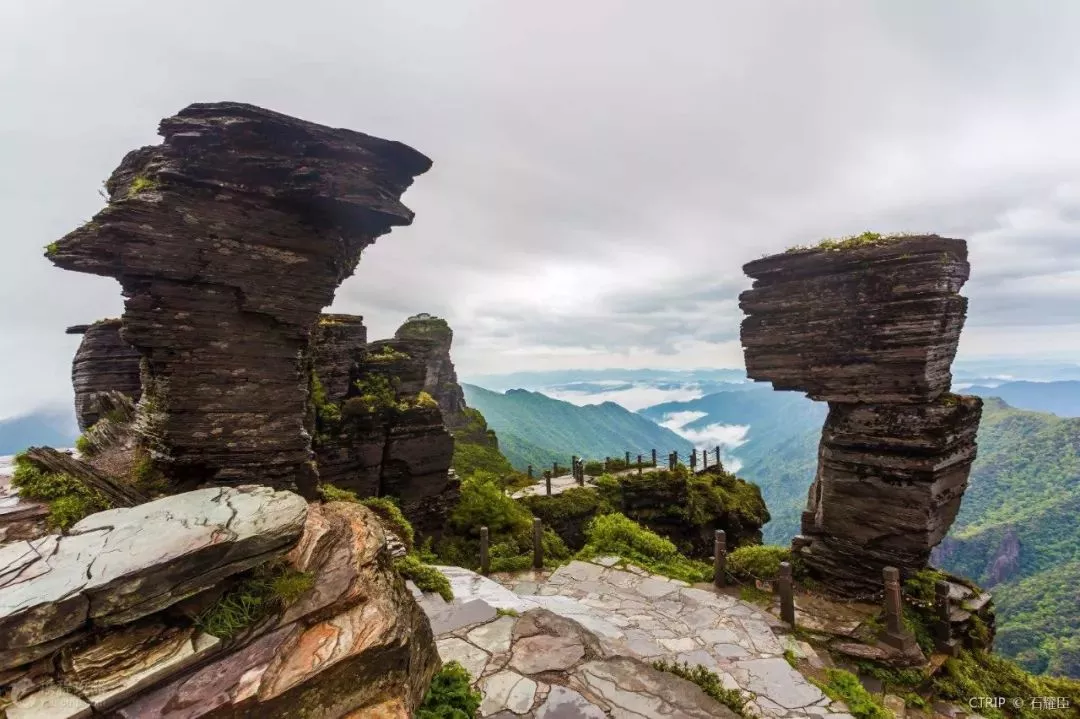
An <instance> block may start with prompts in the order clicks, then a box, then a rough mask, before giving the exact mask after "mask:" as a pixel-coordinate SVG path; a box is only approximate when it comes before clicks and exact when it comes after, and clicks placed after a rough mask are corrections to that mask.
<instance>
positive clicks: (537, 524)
mask: <svg viewBox="0 0 1080 719" xmlns="http://www.w3.org/2000/svg"><path fill="white" fill-rule="evenodd" d="M543 568H544V523H543V522H542V521H540V518H539V517H533V569H543Z"/></svg>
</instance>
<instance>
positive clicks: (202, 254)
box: [48, 103, 431, 493]
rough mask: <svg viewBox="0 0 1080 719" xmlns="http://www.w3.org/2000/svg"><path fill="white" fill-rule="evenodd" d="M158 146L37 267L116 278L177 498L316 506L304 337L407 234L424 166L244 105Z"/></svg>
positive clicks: (201, 112) (373, 142) (120, 176)
mask: <svg viewBox="0 0 1080 719" xmlns="http://www.w3.org/2000/svg"><path fill="white" fill-rule="evenodd" d="M159 132H160V134H161V135H162V136H163V137H164V142H163V143H162V144H161V145H158V146H153V147H144V148H142V149H139V150H135V151H133V152H130V153H128V155H127V156H126V157H125V158H124V160H123V162H122V163H121V165H120V167H119V168H117V170H116V171H115V172H114V173H113V174H112V176H111V177H110V178H109V180H108V182H107V189H108V192H109V204H108V206H106V207H105V209H103V210H102V211H101V212H99V213H98V214H97V215H95V217H94V218H93V219H92V220H91V221H90V222H88V223H86V224H85V225H83V226H82V227H80V228H79V229H77V230H75V231H74V232H72V233H70V234H68V235H67V236H66V237H64V238H62V239H61V240H60V241H59V242H58V243H57V244H56V246H55V247H54V248H52V249H51V250H50V252H49V253H48V256H49V258H50V259H51V260H52V261H53V262H54V263H55V264H56V265H58V266H59V267H62V268H65V269H71V270H75V271H79V272H89V273H94V274H100V275H106V276H110V277H115V278H117V279H118V280H119V281H120V284H121V285H122V287H123V292H124V296H125V298H126V302H125V307H124V314H123V317H122V320H123V327H124V330H123V336H124V339H125V340H126V341H127V342H128V343H130V344H131V345H132V346H133V347H134V348H135V349H136V350H138V352H139V353H140V354H141V355H142V357H143V377H142V391H143V400H142V402H141V403H140V426H141V431H142V433H143V435H144V437H145V441H146V443H147V444H148V445H149V447H150V448H151V449H152V451H153V453H154V456H155V459H156V460H158V461H159V462H164V463H165V464H166V465H167V469H166V473H167V475H168V476H169V478H170V479H171V480H172V481H173V482H174V483H175V484H177V485H181V486H183V485H184V484H185V480H187V481H190V482H191V483H201V482H213V483H240V482H258V483H262V484H269V485H272V486H277V487H285V488H290V487H299V488H300V489H301V490H302V491H304V492H305V493H313V492H314V487H315V481H316V478H315V475H314V471H313V468H312V466H311V465H310V463H309V460H310V458H311V447H310V437H309V435H308V433H307V432H306V431H305V428H304V417H305V414H306V409H307V402H308V381H307V379H308V378H307V372H306V364H307V360H306V359H305V355H306V352H307V351H308V345H309V340H310V335H311V331H312V328H313V327H314V325H315V323H316V321H317V320H318V317H319V312H320V311H321V310H322V308H323V307H325V306H327V305H329V304H330V303H331V301H332V300H333V296H334V291H335V289H336V288H337V286H338V285H339V284H340V283H341V281H342V280H343V279H345V278H346V277H348V276H349V275H350V274H352V272H353V270H354V269H355V267H356V264H357V262H358V260H359V257H360V252H361V251H362V250H363V249H364V248H365V247H367V246H368V245H370V244H371V243H372V242H374V240H375V239H376V238H377V237H378V236H379V235H382V234H384V233H386V232H387V231H389V230H390V228H391V227H392V226H395V225H407V224H409V223H410V222H411V221H412V212H410V211H409V210H408V209H407V208H406V207H405V206H404V205H402V204H401V202H400V201H399V197H400V196H401V194H402V193H403V192H404V191H405V189H406V188H407V187H408V186H409V185H410V184H411V182H412V179H413V177H414V176H416V175H418V174H420V173H423V172H425V171H426V170H427V169H428V168H429V167H430V166H431V161H430V160H429V159H428V158H426V157H424V156H423V155H421V154H420V153H418V152H416V151H415V150H413V149H411V148H409V147H407V146H405V145H402V144H400V143H396V142H389V141H386V140H381V139H378V138H375V137H371V136H369V135H364V134H361V133H358V132H353V131H350V130H340V129H333V128H329V127H325V126H322V125H316V124H314V123H310V122H305V121H302V120H298V119H296V118H292V117H289V116H286V115H281V114H278V113H275V112H271V111H268V110H264V109H261V108H258V107H253V106H251V105H243V104H239V103H208V104H195V105H191V106H189V107H187V108H185V109H184V110H182V111H181V112H180V113H178V114H177V115H176V116H175V117H170V118H166V119H165V120H163V121H162V123H161V126H160V128H159Z"/></svg>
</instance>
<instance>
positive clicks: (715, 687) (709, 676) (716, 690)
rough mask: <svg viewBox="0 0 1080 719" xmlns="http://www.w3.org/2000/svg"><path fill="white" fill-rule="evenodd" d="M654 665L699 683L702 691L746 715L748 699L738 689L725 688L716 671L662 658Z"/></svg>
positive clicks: (736, 711)
mask: <svg viewBox="0 0 1080 719" xmlns="http://www.w3.org/2000/svg"><path fill="white" fill-rule="evenodd" d="M652 665H653V668H654V669H659V670H660V671H662V672H667V673H669V674H674V675H675V676H677V677H682V678H683V679H686V680H687V681H691V682H693V683H694V684H697V685H698V686H699V687H701V691H703V692H705V694H707V695H708V696H710V697H712V698H713V699H715V700H716V701H718V702H720V703H721V704H723V705H724V706H726V707H727V708H728V709H731V710H732V711H733V712H735V713H736V714H738V715H739V716H742V717H745V716H746V712H745V707H746V699H744V698H743V696H742V693H741V692H740V691H739V690H738V689H725V688H724V682H723V680H722V679H720V676H719V675H718V674H716V673H715V672H711V671H709V670H708V669H706V668H705V667H703V666H701V665H698V666H695V667H691V666H690V665H689V664H686V663H683V664H678V663H676V662H666V661H662V660H660V661H655V662H653V664H652Z"/></svg>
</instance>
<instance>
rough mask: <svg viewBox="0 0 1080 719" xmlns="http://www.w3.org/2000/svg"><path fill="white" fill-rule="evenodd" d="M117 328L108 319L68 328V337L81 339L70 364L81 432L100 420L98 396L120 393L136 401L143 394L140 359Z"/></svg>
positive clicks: (118, 326) (115, 322)
mask: <svg viewBox="0 0 1080 719" xmlns="http://www.w3.org/2000/svg"><path fill="white" fill-rule="evenodd" d="M120 326H121V322H120V320H118V319H108V320H99V321H97V322H95V323H94V324H92V325H76V326H74V327H68V328H67V334H69V335H82V342H81V343H79V349H78V351H77V352H76V353H75V359H74V361H73V362H72V363H71V382H72V384H73V385H74V387H75V417H76V419H77V420H78V422H79V429H80V430H82V431H84V432H85V431H86V430H87V429H89V428H90V427H92V426H93V425H94V423H95V422H97V421H98V420H99V419H101V413H100V411H99V407H98V406H97V397H98V396H99V395H100V394H102V393H104V392H109V391H116V392H122V393H123V394H125V395H127V396H129V397H131V399H133V400H136V401H137V400H138V399H139V395H140V394H141V392H142V385H141V382H140V380H139V357H140V355H139V353H138V352H137V351H136V350H135V348H134V347H132V346H131V345H129V344H128V343H127V342H125V341H124V340H122V339H121V338H120Z"/></svg>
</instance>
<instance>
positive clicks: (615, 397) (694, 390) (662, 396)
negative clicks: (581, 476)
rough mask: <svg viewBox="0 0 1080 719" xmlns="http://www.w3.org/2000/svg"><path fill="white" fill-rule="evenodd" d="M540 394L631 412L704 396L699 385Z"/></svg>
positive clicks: (541, 390)
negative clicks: (619, 406)
mask: <svg viewBox="0 0 1080 719" xmlns="http://www.w3.org/2000/svg"><path fill="white" fill-rule="evenodd" d="M538 391H539V392H541V393H543V394H546V395H547V396H548V397H553V398H555V399H561V400H562V401H564V402H569V403H570V404H576V405H578V406H579V407H583V406H585V405H587V404H600V403H601V402H614V403H615V404H618V405H622V406H623V407H625V408H626V409H628V410H630V411H631V412H637V411H638V410H641V409H645V408H646V407H652V406H653V405H657V404H662V403H664V402H686V401H689V400H692V399H697V398H698V397H701V396H703V394H704V392H702V391H701V388H700V387H698V386H697V385H693V384H690V385H683V386H680V387H674V388H670V389H662V388H660V387H653V386H650V385H647V384H641V383H638V384H635V385H634V386H633V387H628V388H626V389H618V390H613V391H610V392H580V391H579V392H575V391H573V390H557V389H551V388H541V389H539V390H538Z"/></svg>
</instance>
